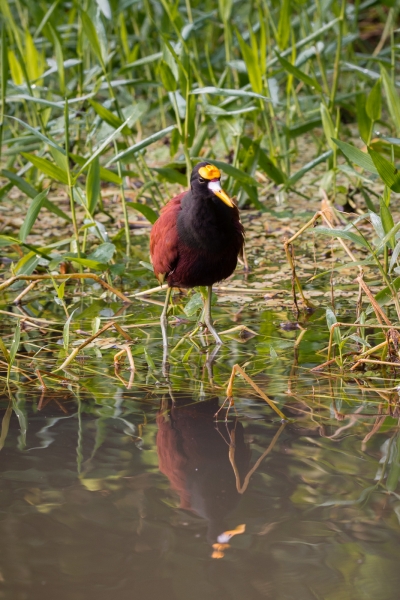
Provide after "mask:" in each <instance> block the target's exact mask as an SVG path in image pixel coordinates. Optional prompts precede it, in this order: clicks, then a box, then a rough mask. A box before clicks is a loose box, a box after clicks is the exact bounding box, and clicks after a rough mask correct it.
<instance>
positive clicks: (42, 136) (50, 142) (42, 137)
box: [4, 115, 65, 154]
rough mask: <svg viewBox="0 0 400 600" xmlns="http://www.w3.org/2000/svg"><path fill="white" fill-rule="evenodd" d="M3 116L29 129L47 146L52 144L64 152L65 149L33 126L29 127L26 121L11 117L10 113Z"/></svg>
mask: <svg viewBox="0 0 400 600" xmlns="http://www.w3.org/2000/svg"><path fill="white" fill-rule="evenodd" d="M4 116H5V118H6V119H12V120H13V121H17V123H19V124H20V125H22V127H24V128H25V129H27V130H28V131H30V132H31V133H32V134H33V135H34V136H35V137H36V138H37V139H38V140H40V141H41V142H44V143H45V144H48V145H49V146H52V147H53V148H55V149H56V150H58V151H59V152H61V153H62V154H65V150H64V149H63V148H61V146H59V145H58V144H56V142H54V141H53V140H52V139H51V138H48V137H46V136H45V135H43V133H41V132H40V131H38V130H37V129H35V128H34V127H31V126H30V125H28V123H25V121H21V119H18V118H17V117H11V116H10V115H4Z"/></svg>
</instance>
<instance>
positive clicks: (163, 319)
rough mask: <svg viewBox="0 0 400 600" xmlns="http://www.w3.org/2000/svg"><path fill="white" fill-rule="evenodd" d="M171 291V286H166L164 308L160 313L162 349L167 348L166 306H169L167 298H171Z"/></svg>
mask: <svg viewBox="0 0 400 600" xmlns="http://www.w3.org/2000/svg"><path fill="white" fill-rule="evenodd" d="M171 292H172V288H170V287H168V288H167V294H166V296H165V303H164V308H163V311H162V313H161V319H160V322H161V333H162V338H163V347H164V350H166V349H168V333H167V327H168V306H169V299H170V298H171Z"/></svg>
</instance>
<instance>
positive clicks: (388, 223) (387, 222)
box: [380, 199, 396, 249]
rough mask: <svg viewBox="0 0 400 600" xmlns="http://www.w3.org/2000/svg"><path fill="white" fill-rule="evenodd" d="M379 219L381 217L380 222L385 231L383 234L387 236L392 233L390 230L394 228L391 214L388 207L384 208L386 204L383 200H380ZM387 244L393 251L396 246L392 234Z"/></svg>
mask: <svg viewBox="0 0 400 600" xmlns="http://www.w3.org/2000/svg"><path fill="white" fill-rule="evenodd" d="M380 217H381V221H382V227H383V229H384V231H385V234H386V235H387V234H388V233H390V232H391V231H392V229H393V227H394V221H393V217H392V213H391V212H390V209H389V207H388V206H386V203H385V202H384V200H383V199H381V207H380ZM388 242H389V245H390V247H391V248H392V249H393V248H394V247H395V245H396V240H395V236H394V234H392V235H390V236H389V240H388Z"/></svg>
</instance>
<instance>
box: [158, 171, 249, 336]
mask: <svg viewBox="0 0 400 600" xmlns="http://www.w3.org/2000/svg"><path fill="white" fill-rule="evenodd" d="M243 247H244V228H243V225H242V223H241V222H240V218H239V210H238V208H237V206H236V204H235V203H234V202H233V200H232V199H231V198H230V197H229V196H228V194H227V193H226V192H225V191H224V190H223V189H222V188H221V171H220V170H219V169H218V168H217V167H216V166H214V165H212V164H210V163H209V162H200V163H198V164H197V165H196V166H195V167H194V169H193V171H192V173H191V177H190V190H188V191H186V192H183V193H181V194H179V195H178V196H175V197H174V198H172V199H171V200H170V201H169V202H168V203H167V204H166V205H165V206H164V207H163V208H162V209H161V211H160V217H159V218H158V219H157V221H156V222H155V223H154V225H153V227H152V230H151V233H150V256H151V262H152V265H153V269H154V273H155V275H156V277H157V279H158V281H159V282H160V284H161V285H162V284H164V283H165V282H167V284H168V287H167V293H166V298H165V304H164V308H163V311H162V314H161V330H162V336H163V346H164V348H167V347H168V336H167V325H168V319H167V314H168V306H169V301H170V297H171V291H172V288H174V287H176V288H194V287H197V286H205V287H207V296H206V301H205V306H204V312H203V315H204V321H205V324H206V326H207V329H208V331H209V332H210V333H211V334H212V336H213V337H214V339H215V342H216V344H217V345H221V344H222V340H221V338H220V337H219V335H218V333H217V332H216V330H215V329H214V326H213V321H212V317H211V296H212V286H213V285H214V284H215V283H217V282H218V281H222V280H223V279H226V278H227V277H229V276H230V275H231V274H232V273H233V272H234V270H235V268H236V264H237V259H238V256H239V255H241V254H242V253H243Z"/></svg>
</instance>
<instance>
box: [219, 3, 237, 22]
mask: <svg viewBox="0 0 400 600" xmlns="http://www.w3.org/2000/svg"><path fill="white" fill-rule="evenodd" d="M232 6H233V0H218V9H219V16H220V17H221V21H222V22H223V23H228V22H229V19H230V18H231V13H232Z"/></svg>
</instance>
